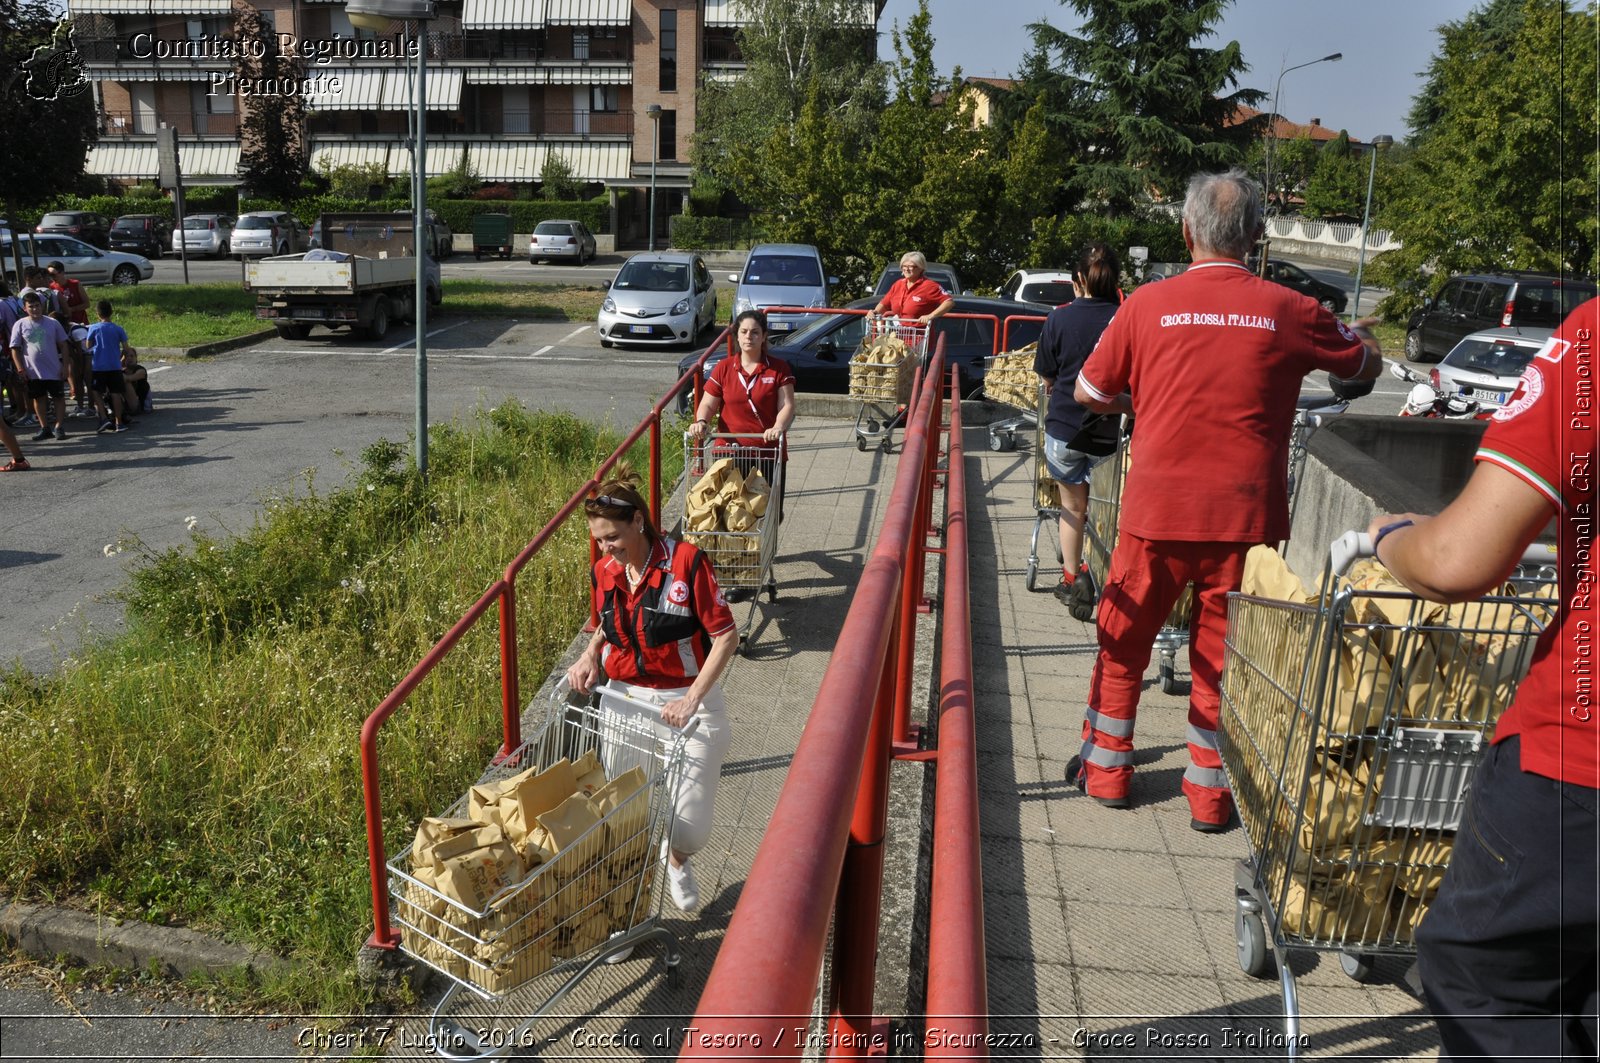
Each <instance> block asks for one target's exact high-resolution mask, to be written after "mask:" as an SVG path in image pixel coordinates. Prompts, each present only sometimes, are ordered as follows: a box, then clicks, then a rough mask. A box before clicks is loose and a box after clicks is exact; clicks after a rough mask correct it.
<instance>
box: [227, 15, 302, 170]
mask: <svg viewBox="0 0 1600 1063" xmlns="http://www.w3.org/2000/svg"><path fill="white" fill-rule="evenodd" d="M233 35H234V39H235V40H236V41H238V42H239V44H240V49H239V50H240V53H241V58H240V59H239V60H238V61H237V64H236V66H235V71H236V73H237V74H238V76H239V80H240V81H247V82H248V81H257V80H260V79H276V80H278V81H280V82H282V81H298V80H300V79H301V78H303V77H304V76H305V64H304V63H303V62H302V61H301V60H300V59H299V58H298V57H296V56H295V55H293V54H292V53H290V54H285V53H284V52H283V51H282V49H281V48H280V47H279V39H278V35H277V34H276V33H275V32H274V30H273V28H272V26H271V25H269V24H268V22H267V20H266V19H265V18H264V17H262V15H261V12H260V11H258V10H257V9H256V8H254V7H252V6H249V5H247V4H236V5H234V8H233ZM241 106H243V108H244V114H243V116H242V119H241V121H240V123H239V166H240V168H241V169H242V171H243V173H244V182H243V183H244V189H245V192H246V193H248V194H249V195H255V196H272V197H275V198H278V199H293V198H294V197H295V196H296V195H297V194H298V193H299V191H300V182H301V181H302V180H304V178H305V175H306V164H307V159H306V149H305V137H304V135H303V130H304V128H305V102H304V100H302V99H301V97H300V96H299V95H298V94H294V95H277V96H255V97H245V98H244V99H243V100H242V101H241Z"/></svg>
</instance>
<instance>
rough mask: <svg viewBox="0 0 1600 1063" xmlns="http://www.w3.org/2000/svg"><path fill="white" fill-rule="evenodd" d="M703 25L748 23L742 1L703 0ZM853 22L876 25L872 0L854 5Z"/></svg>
mask: <svg viewBox="0 0 1600 1063" xmlns="http://www.w3.org/2000/svg"><path fill="white" fill-rule="evenodd" d="M705 2H706V14H705V25H706V26H708V27H721V28H728V27H735V26H745V25H749V23H750V15H749V13H748V11H746V9H745V2H744V0H705ZM855 22H856V25H858V26H862V27H869V26H876V25H877V24H878V7H877V5H876V4H874V3H873V0H858V3H857V4H856V5H855Z"/></svg>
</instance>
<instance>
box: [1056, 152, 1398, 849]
mask: <svg viewBox="0 0 1600 1063" xmlns="http://www.w3.org/2000/svg"><path fill="white" fill-rule="evenodd" d="M1261 225H1262V223H1261V189H1260V187H1259V186H1257V185H1256V183H1255V182H1254V181H1251V180H1250V179H1249V178H1248V177H1246V176H1245V175H1244V174H1243V173H1242V172H1241V171H1238V170H1235V171H1232V172H1230V173H1226V174H1200V175H1198V176H1196V177H1195V178H1194V179H1193V180H1192V181H1190V183H1189V194H1188V198H1187V199H1186V201H1185V202H1184V208H1183V237H1184V242H1185V243H1186V244H1187V245H1188V247H1189V252H1190V255H1191V256H1192V257H1193V259H1194V265H1192V266H1190V267H1189V269H1188V271H1187V272H1185V273H1184V274H1182V275H1181V276H1178V277H1173V278H1171V279H1169V280H1166V281H1163V282H1161V283H1160V284H1151V285H1146V286H1145V287H1143V288H1140V289H1139V290H1138V291H1136V292H1134V293H1133V295H1131V296H1129V297H1128V299H1127V301H1126V302H1124V303H1123V304H1122V306H1121V307H1120V308H1119V309H1118V310H1117V313H1116V316H1115V317H1113V318H1112V319H1111V324H1110V325H1109V326H1108V327H1107V328H1106V331H1105V333H1104V334H1103V335H1102V336H1101V337H1100V342H1099V344H1098V345H1097V346H1096V347H1095V349H1094V352H1093V353H1092V354H1091V355H1090V356H1089V359H1088V361H1087V362H1085V363H1084V366H1083V369H1082V370H1081V371H1080V372H1079V374H1078V382H1077V386H1076V392H1075V394H1076V398H1077V400H1078V401H1079V402H1080V403H1082V404H1083V405H1085V406H1087V407H1089V408H1090V409H1092V410H1097V411H1100V412H1111V411H1114V410H1115V411H1121V412H1134V413H1137V418H1136V420H1135V422H1134V430H1133V439H1132V441H1131V444H1130V445H1131V446H1132V448H1133V450H1132V453H1133V464H1132V467H1131V468H1130V469H1129V472H1128V478H1127V481H1126V484H1125V486H1124V488H1123V493H1122V510H1121V518H1120V523H1119V528H1118V533H1119V537H1118V541H1117V546H1116V550H1115V552H1114V553H1113V554H1112V557H1111V571H1110V572H1109V573H1108V574H1107V577H1106V586H1105V588H1104V590H1103V592H1102V596H1101V600H1100V608H1099V614H1098V616H1099V620H1098V633H1099V641H1100V654H1099V657H1098V659H1097V660H1096V662H1095V668H1094V677H1093V679H1092V680H1091V681H1090V686H1089V705H1088V709H1087V712H1086V715H1085V719H1084V724H1083V747H1082V749H1081V750H1080V751H1079V753H1078V755H1077V756H1075V757H1073V758H1072V760H1071V761H1070V762H1069V763H1068V765H1067V777H1068V779H1069V780H1070V781H1073V782H1076V783H1077V784H1078V785H1079V787H1080V788H1082V789H1085V791H1086V792H1087V793H1088V794H1089V796H1091V797H1094V798H1095V799H1097V800H1098V801H1099V802H1100V803H1101V804H1103V805H1108V806H1110V807H1113V808H1126V807H1128V786H1129V783H1130V782H1131V781H1132V777H1133V726H1134V715H1135V713H1136V711H1137V709H1138V706H1139V691H1140V686H1141V683H1142V681H1143V678H1144V672H1145V669H1146V667H1148V665H1149V663H1150V648H1151V645H1152V643H1153V641H1154V639H1155V636H1156V633H1157V632H1158V631H1159V630H1160V628H1161V624H1162V622H1163V621H1164V620H1165V619H1166V618H1167V616H1168V614H1169V613H1170V612H1171V609H1172V606H1173V603H1174V602H1176V601H1177V599H1178V596H1179V595H1180V594H1181V593H1182V592H1183V589H1184V587H1185V586H1187V585H1188V584H1189V583H1191V582H1192V583H1193V584H1194V587H1195V599H1194V613H1193V620H1192V621H1191V625H1192V626H1191V629H1190V643H1189V666H1190V672H1191V675H1192V680H1193V682H1192V684H1191V693H1190V696H1189V731H1188V745H1189V759H1190V764H1189V767H1188V769H1187V770H1186V771H1185V772H1184V776H1183V792H1184V794H1185V795H1186V796H1187V797H1188V799H1189V810H1190V813H1191V819H1190V825H1191V826H1193V827H1194V829H1195V830H1198V831H1203V832H1208V833H1209V832H1214V831H1219V830H1224V829H1226V828H1227V826H1228V824H1229V822H1230V820H1231V818H1232V815H1233V796H1232V794H1230V793H1229V791H1228V784H1227V779H1226V777H1225V776H1224V775H1223V772H1222V761H1221V760H1220V758H1219V757H1218V755H1217V708H1218V690H1217V687H1218V682H1219V679H1220V678H1221V672H1222V657H1223V653H1222V643H1223V636H1224V634H1225V633H1226V631H1227V619H1228V600H1227V598H1228V592H1229V591H1234V590H1238V588H1239V582H1240V578H1241V576H1242V575H1243V572H1244V555H1245V553H1246V552H1247V551H1248V550H1249V549H1250V547H1251V546H1253V545H1255V544H1257V543H1265V542H1276V541H1278V540H1281V539H1284V538H1287V537H1288V534H1289V503H1288V465H1289V433H1290V428H1291V424H1292V422H1293V420H1294V412H1295V409H1294V405H1295V398H1296V397H1297V396H1298V394H1299V391H1300V383H1301V380H1302V379H1303V378H1304V377H1305V375H1306V374H1307V373H1309V372H1311V371H1313V370H1316V369H1326V370H1328V371H1330V372H1332V373H1334V374H1335V375H1336V376H1339V377H1343V378H1360V379H1364V380H1370V379H1372V378H1374V377H1376V376H1377V375H1378V372H1379V371H1380V370H1381V369H1382V367H1383V356H1382V354H1381V352H1380V351H1379V349H1378V345H1377V343H1376V342H1374V341H1372V340H1371V339H1370V338H1368V339H1363V338H1362V337H1359V336H1357V335H1356V333H1354V332H1352V331H1351V330H1350V329H1348V328H1346V327H1345V326H1344V325H1342V324H1340V322H1339V321H1338V320H1337V319H1336V318H1334V316H1333V315H1332V314H1330V313H1329V312H1328V311H1326V310H1324V309H1323V308H1322V307H1321V306H1319V305H1318V304H1317V302H1316V300H1314V299H1312V298H1310V297H1309V296H1305V295H1301V294H1300V293H1298V292H1295V291H1293V290H1292V289H1289V288H1285V287H1283V286H1282V285H1278V284H1273V283H1271V282H1270V281H1264V280H1261V279H1260V278H1258V277H1256V276H1255V275H1254V274H1252V273H1251V272H1250V270H1249V269H1247V268H1246V267H1245V264H1244V258H1245V255H1246V254H1248V253H1249V252H1250V250H1251V248H1252V247H1253V246H1254V245H1255V242H1256V240H1257V239H1258V238H1259V237H1260V235H1261ZM1123 392H1129V393H1130V395H1131V401H1130V397H1129V396H1128V395H1123V394H1122V393H1123Z"/></svg>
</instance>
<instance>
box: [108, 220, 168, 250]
mask: <svg viewBox="0 0 1600 1063" xmlns="http://www.w3.org/2000/svg"><path fill="white" fill-rule="evenodd" d="M171 245H172V219H170V218H163V217H162V216H161V215H159V214H124V215H123V216H122V217H120V218H118V219H117V220H116V221H114V222H112V223H111V250H113V251H127V252H129V253H130V254H135V255H143V256H144V257H145V258H150V259H156V258H160V257H161V256H162V255H164V254H165V253H166V251H167V248H168V247H170V246H171Z"/></svg>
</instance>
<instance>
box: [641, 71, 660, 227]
mask: <svg viewBox="0 0 1600 1063" xmlns="http://www.w3.org/2000/svg"><path fill="white" fill-rule="evenodd" d="M644 113H645V114H646V115H647V116H648V117H649V118H650V250H652V251H654V250H655V249H656V160H657V159H659V158H660V157H661V105H660V104H659V103H652V104H651V105H650V106H648V107H646V108H645V109H644Z"/></svg>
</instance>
